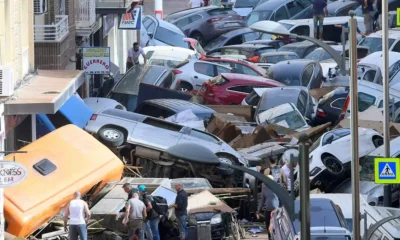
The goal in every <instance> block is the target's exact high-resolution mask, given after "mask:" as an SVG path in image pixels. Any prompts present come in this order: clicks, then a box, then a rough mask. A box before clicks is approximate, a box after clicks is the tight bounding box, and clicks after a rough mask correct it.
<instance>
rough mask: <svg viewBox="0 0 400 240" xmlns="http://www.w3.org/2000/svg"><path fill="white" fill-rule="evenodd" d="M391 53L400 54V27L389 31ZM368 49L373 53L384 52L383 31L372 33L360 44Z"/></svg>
mask: <svg viewBox="0 0 400 240" xmlns="http://www.w3.org/2000/svg"><path fill="white" fill-rule="evenodd" d="M388 41H389V44H388V47H389V51H392V52H400V27H398V28H392V29H390V30H389V35H388ZM358 45H360V46H364V47H368V48H369V49H370V50H371V52H377V51H382V31H377V32H374V33H371V34H370V35H368V36H367V37H366V38H364V39H363V40H362V41H360V43H359V44H358Z"/></svg>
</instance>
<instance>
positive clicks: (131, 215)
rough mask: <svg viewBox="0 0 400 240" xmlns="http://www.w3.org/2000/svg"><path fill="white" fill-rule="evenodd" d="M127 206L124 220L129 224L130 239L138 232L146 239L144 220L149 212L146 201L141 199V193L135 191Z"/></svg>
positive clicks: (141, 238)
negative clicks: (145, 204)
mask: <svg viewBox="0 0 400 240" xmlns="http://www.w3.org/2000/svg"><path fill="white" fill-rule="evenodd" d="M125 207H126V212H125V216H124V220H123V221H122V222H123V223H124V225H126V226H128V237H129V239H131V238H133V236H134V235H135V234H136V235H138V236H139V237H140V240H144V234H143V221H144V220H145V219H146V217H147V212H146V207H145V206H144V203H143V202H142V201H140V200H139V194H137V193H133V196H132V198H131V199H129V201H128V202H127V204H126V206H125Z"/></svg>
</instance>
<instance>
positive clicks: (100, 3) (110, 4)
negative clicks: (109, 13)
mask: <svg viewBox="0 0 400 240" xmlns="http://www.w3.org/2000/svg"><path fill="white" fill-rule="evenodd" d="M132 2H138V0H97V1H96V8H126V7H128V6H129V5H130V4H131V3H132Z"/></svg>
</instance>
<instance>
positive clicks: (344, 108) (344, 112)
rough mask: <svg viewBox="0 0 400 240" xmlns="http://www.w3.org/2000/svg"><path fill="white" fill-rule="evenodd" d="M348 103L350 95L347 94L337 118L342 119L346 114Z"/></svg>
mask: <svg viewBox="0 0 400 240" xmlns="http://www.w3.org/2000/svg"><path fill="white" fill-rule="evenodd" d="M349 104H350V96H347V98H346V101H345V102H344V106H343V108H342V113H341V114H340V116H339V118H340V119H344V117H345V116H346V112H347V108H348V107H349Z"/></svg>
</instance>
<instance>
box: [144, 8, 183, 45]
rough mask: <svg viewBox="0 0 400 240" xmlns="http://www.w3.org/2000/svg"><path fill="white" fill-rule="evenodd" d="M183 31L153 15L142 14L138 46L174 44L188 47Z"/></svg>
mask: <svg viewBox="0 0 400 240" xmlns="http://www.w3.org/2000/svg"><path fill="white" fill-rule="evenodd" d="M185 37H186V36H185V33H184V32H183V31H182V30H181V29H180V28H178V27H177V26H175V25H174V24H172V23H169V22H167V21H164V20H161V19H157V18H155V17H153V16H149V15H147V16H143V20H142V28H141V29H140V46H141V47H146V46H176V47H182V48H189V43H187V42H186V41H184V38H185Z"/></svg>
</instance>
